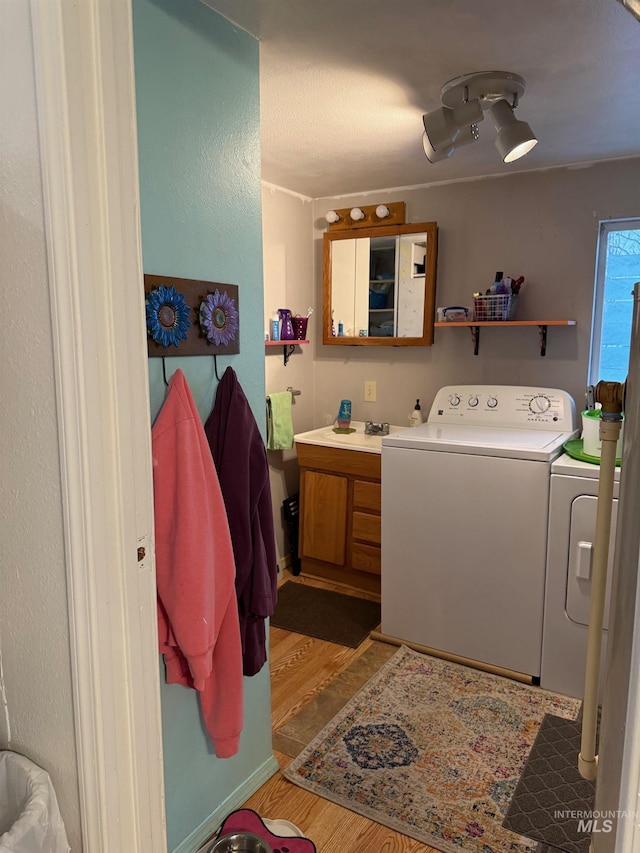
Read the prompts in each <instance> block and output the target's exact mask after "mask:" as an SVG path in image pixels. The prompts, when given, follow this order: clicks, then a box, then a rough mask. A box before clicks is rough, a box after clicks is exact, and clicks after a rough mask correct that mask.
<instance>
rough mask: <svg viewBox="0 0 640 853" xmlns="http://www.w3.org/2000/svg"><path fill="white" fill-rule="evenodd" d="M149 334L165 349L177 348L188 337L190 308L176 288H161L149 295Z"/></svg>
mask: <svg viewBox="0 0 640 853" xmlns="http://www.w3.org/2000/svg"><path fill="white" fill-rule="evenodd" d="M146 310H147V332H148V334H149V335H151V337H152V338H153V340H154V341H155V342H156V343H157V344H160V345H161V346H163V347H168V346H171V345H172V344H173V346H174V347H177V346H178V344H179V342H180V341H181V340H184V339H185V338H186V337H187V329H188V328H189V326H190V325H191V322H190V320H189V311H190V308H189V306H188V305H187V304H186V302H185V301H184V296H183V295H182V294H181V293H178V291H177V290H176V289H175V287H165V286H164V284H161V285H160V287H158V288H156V289H155V290H152V291H151V292H150V293H149V294H148V295H147V300H146Z"/></svg>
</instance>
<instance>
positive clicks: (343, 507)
mask: <svg viewBox="0 0 640 853" xmlns="http://www.w3.org/2000/svg"><path fill="white" fill-rule="evenodd" d="M301 486H302V489H303V499H302V530H303V537H302V556H303V557H310V558H311V559H314V560H322V561H323V562H325V563H332V564H333V565H336V566H343V565H344V564H345V557H346V543H347V496H348V486H349V481H348V479H347V477H343V476H340V475H336V474H325V473H322V472H320V471H304V472H303V473H302V478H301Z"/></svg>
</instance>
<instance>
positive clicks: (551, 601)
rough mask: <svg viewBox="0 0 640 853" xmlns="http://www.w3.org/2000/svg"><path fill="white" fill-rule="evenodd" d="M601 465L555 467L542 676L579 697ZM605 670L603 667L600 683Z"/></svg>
mask: <svg viewBox="0 0 640 853" xmlns="http://www.w3.org/2000/svg"><path fill="white" fill-rule="evenodd" d="M599 473H600V466H599V465H594V464H591V463H589V462H582V461H579V460H576V459H572V458H571V457H570V456H567V454H563V455H562V456H560V457H558V459H556V460H555V461H554V462H553V463H552V465H551V487H550V496H549V543H548V548H547V572H546V583H545V604H544V628H543V639H542V674H541V679H540V684H541V686H542V687H545V688H547V689H548V690H553V691H555V692H557V693H564V694H566V695H567V696H575V697H576V698H581V697H582V695H583V693H584V676H585V664H586V657H587V633H588V625H589V607H590V598H591V568H592V557H593V540H594V536H595V529H596V511H597V505H598V476H599ZM619 482H620V468H619V467H618V468H616V474H615V484H614V493H613V494H614V500H613V505H612V513H611V540H610V543H609V562H608V567H607V595H606V600H605V607H604V630H603V632H602V634H603V639H602V642H603V646H602V662H603V663H604V661H605V659H606V650H607V627H608V617H609V596H610V593H611V575H612V566H613V552H614V546H615V534H616V519H617V513H618V489H619ZM604 672H605V667H604V666H601V668H600V674H601V678H602V676H603V673H604Z"/></svg>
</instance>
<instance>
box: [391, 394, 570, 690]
mask: <svg viewBox="0 0 640 853" xmlns="http://www.w3.org/2000/svg"><path fill="white" fill-rule="evenodd" d="M575 435H577V419H576V410H575V404H574V401H573V399H572V398H571V397H570V396H569V394H567V393H566V392H565V391H561V390H558V389H553V388H538V387H519V386H516V387H514V386H504V385H503V386H486V385H482V386H471V385H464V386H446V387H444V388H442V389H440V391H439V392H438V393H437V394H436V397H435V399H434V402H433V405H432V406H431V409H430V412H429V416H428V419H427V422H426V423H424V424H421V425H420V426H416V427H412V428H410V429H406V430H401V431H400V432H397V433H394V434H392V435H389V436H385V437H384V438H383V439H382V577H381V605H382V622H381V631H382V633H383V634H387V635H388V636H390V637H393V638H396V639H400V640H404V641H405V642H410V643H413V644H418V645H420V646H424V647H427V649H430V650H433V652H434V653H437V652H444V653H446V654H447V655H453V656H455V657H458V658H463V659H466V660H471V661H475V662H478V663H479V664H481V665H482V664H484V665H489V666H491V667H500V668H503V669H508V670H512V671H516V672H518V673H522V674H524V675H526V676H530V677H532V678H533V679H536V680H537V679H538V678H539V677H540V672H541V653H542V626H543V609H544V582H545V565H546V551H547V525H548V514H549V480H550V476H551V463H552V461H553V460H554V459H555V458H556V457H557V456H559V455H560V454H561V453H562V448H563V444H564V443H565V442H566V441H567V440H568V439H570V438H572V437H574V436H575Z"/></svg>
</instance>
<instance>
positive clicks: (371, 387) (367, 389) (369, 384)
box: [364, 379, 376, 403]
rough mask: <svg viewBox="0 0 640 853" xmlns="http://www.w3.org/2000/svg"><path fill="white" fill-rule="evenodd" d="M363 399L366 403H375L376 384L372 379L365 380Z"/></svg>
mask: <svg viewBox="0 0 640 853" xmlns="http://www.w3.org/2000/svg"><path fill="white" fill-rule="evenodd" d="M364 399H365V402H367V403H375V401H376V383H375V381H374V380H373V379H367V380H365V383H364Z"/></svg>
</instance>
